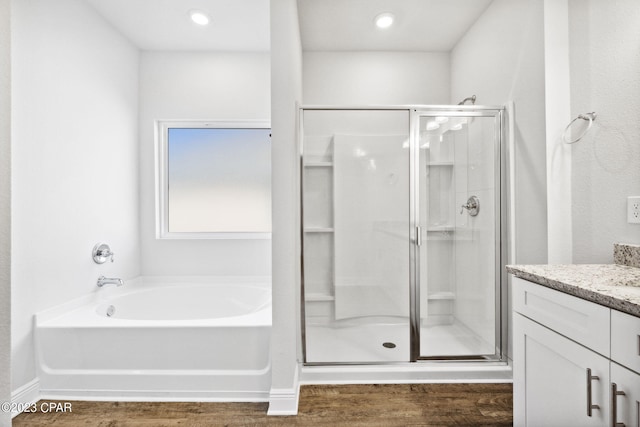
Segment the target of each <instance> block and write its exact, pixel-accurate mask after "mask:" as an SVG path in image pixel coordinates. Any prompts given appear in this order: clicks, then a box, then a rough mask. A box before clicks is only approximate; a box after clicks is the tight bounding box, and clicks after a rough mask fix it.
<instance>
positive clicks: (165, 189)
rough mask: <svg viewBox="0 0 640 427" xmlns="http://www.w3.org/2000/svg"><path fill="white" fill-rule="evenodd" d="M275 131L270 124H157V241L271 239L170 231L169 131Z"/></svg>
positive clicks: (256, 235) (254, 235) (263, 235)
mask: <svg viewBox="0 0 640 427" xmlns="http://www.w3.org/2000/svg"><path fill="white" fill-rule="evenodd" d="M171 128H191V129H200V128H202V129H216V128H218V129H271V122H270V121H268V120H238V121H229V120H226V121H215V120H207V121H205V120H156V122H155V141H156V144H155V170H156V197H155V198H156V238H157V239H270V238H271V232H244V231H237V232H170V231H169V174H168V165H169V144H168V142H169V129H171Z"/></svg>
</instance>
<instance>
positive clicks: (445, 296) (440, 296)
mask: <svg viewBox="0 0 640 427" xmlns="http://www.w3.org/2000/svg"><path fill="white" fill-rule="evenodd" d="M427 299H429V300H453V299H456V295H455V294H454V293H453V292H434V293H432V294H429V295H427Z"/></svg>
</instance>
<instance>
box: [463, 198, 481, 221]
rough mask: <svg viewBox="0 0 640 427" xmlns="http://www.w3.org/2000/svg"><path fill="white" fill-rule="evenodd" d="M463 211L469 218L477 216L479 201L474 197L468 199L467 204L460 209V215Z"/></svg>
mask: <svg viewBox="0 0 640 427" xmlns="http://www.w3.org/2000/svg"><path fill="white" fill-rule="evenodd" d="M465 209H466V210H467V212H469V215H471V216H476V215H478V212H480V200H479V199H478V198H477V197H476V196H471V197H469V199H468V200H467V203H466V204H464V205H462V206H461V207H460V215H462V214H463V213H464V210H465Z"/></svg>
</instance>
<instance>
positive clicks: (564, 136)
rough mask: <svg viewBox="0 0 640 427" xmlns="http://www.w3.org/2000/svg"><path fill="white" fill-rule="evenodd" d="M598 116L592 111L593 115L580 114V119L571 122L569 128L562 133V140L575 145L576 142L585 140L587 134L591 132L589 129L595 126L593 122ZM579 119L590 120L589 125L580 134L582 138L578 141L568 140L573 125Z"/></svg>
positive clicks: (579, 137)
mask: <svg viewBox="0 0 640 427" xmlns="http://www.w3.org/2000/svg"><path fill="white" fill-rule="evenodd" d="M596 116H597V114H596V112H595V111H592V112H591V113H585V114H579V115H578V117H576V118H575V119H573V120H571V122H569V124H568V125H567V127H566V128H564V132H563V133H562V140H563V141H564V142H565V143H567V144H573V143H574V142H578V141H580V140H581V139H582V138H584V136H585V135H586V134H587V132H589V129H591V126H593V121H594V120H595V119H596ZM578 119H582V120H588V121H589V124H588V125H587V127H586V128H585V129H584V130H583V131H582V133H580V136H578V137H577V138H576V139H569V138H568V135H569V129H570V128H571V125H572V124H573V123H574V122H575V121H576V120H578Z"/></svg>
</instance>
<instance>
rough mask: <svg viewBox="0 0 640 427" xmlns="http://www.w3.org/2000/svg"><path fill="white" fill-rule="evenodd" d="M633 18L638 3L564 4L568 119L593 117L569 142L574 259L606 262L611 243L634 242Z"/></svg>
mask: <svg viewBox="0 0 640 427" xmlns="http://www.w3.org/2000/svg"><path fill="white" fill-rule="evenodd" d="M638 22H640V3H639V2H638V1H637V0H617V1H605V0H586V1H585V0H579V1H578V0H571V1H570V2H569V24H570V26H569V29H570V31H569V41H570V70H571V71H570V72H571V116H572V117H577V116H578V114H584V113H587V112H591V111H595V112H596V113H597V114H598V116H597V119H596V121H595V122H594V125H593V127H592V129H591V131H590V132H589V133H588V134H587V136H586V137H585V138H584V139H583V140H581V141H579V142H577V143H575V144H573V145H572V146H571V150H572V177H571V181H572V193H573V215H572V216H573V256H574V262H576V263H610V262H612V261H613V244H614V243H617V242H622V243H635V244H640V225H638V224H628V223H627V217H626V213H627V196H640V145H639V144H638V141H640V121H639V120H638V118H639V117H640V97H639V95H640V73H639V72H638V70H640V55H639V54H638V52H640V32H639V31H638ZM575 127H576V130H577V131H579V130H580V128H579V126H578V125H576V126H575Z"/></svg>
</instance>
